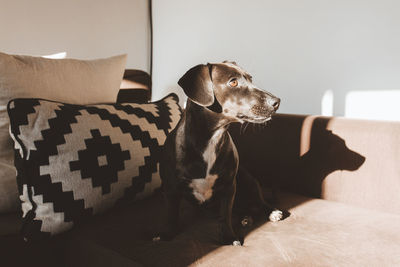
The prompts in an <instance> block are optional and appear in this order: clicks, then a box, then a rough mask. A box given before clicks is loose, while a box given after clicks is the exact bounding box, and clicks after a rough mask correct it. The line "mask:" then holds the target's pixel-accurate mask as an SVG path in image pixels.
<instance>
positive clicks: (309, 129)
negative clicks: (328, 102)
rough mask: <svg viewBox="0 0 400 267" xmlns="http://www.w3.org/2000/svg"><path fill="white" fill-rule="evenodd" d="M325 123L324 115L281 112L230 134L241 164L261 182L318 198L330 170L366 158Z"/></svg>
mask: <svg viewBox="0 0 400 267" xmlns="http://www.w3.org/2000/svg"><path fill="white" fill-rule="evenodd" d="M329 121H330V118H328V117H315V116H294V115H283V114H280V115H277V116H275V118H274V119H273V120H272V122H271V123H270V125H269V126H268V127H265V128H263V129H257V128H258V127H257V125H254V126H255V127H252V126H249V127H248V129H247V130H246V132H245V134H241V133H240V125H233V127H231V129H230V132H231V134H232V136H233V138H234V141H235V143H236V146H237V148H238V151H239V154H240V162H241V165H243V166H244V167H245V168H247V169H248V170H249V171H250V172H251V173H252V174H253V175H254V176H255V177H257V178H259V180H260V182H261V183H262V185H264V186H266V187H269V188H273V189H274V190H282V191H291V192H294V193H298V194H302V195H305V196H308V197H313V198H322V197H323V196H322V189H323V181H324V179H325V178H326V177H327V176H328V175H329V174H330V173H332V172H334V171H337V170H346V171H355V170H357V169H359V168H360V167H361V166H362V164H363V163H364V161H365V157H364V156H362V155H360V154H359V153H357V152H355V151H353V150H351V149H350V148H349V147H347V145H346V142H345V140H343V139H342V138H341V137H340V136H338V135H336V134H334V133H333V132H332V131H329V130H328V129H327V126H328V124H329ZM296 204H299V203H296ZM294 206H295V205H294Z"/></svg>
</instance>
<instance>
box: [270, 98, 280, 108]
mask: <svg viewBox="0 0 400 267" xmlns="http://www.w3.org/2000/svg"><path fill="white" fill-rule="evenodd" d="M267 103H268V105H270V106H271V107H273V108H274V110H277V109H278V108H279V104H280V103H281V100H280V99H279V98H277V97H271V98H269V99H268V100H267Z"/></svg>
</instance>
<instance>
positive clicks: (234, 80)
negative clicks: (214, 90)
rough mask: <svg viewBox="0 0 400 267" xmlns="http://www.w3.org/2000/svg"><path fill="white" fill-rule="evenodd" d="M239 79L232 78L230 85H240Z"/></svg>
mask: <svg viewBox="0 0 400 267" xmlns="http://www.w3.org/2000/svg"><path fill="white" fill-rule="evenodd" d="M238 84H239V83H238V81H237V80H236V79H232V80H230V82H229V85H230V86H231V87H236V86H238Z"/></svg>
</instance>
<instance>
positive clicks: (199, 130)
mask: <svg viewBox="0 0 400 267" xmlns="http://www.w3.org/2000/svg"><path fill="white" fill-rule="evenodd" d="M231 122H232V120H230V119H227V118H226V117H225V116H224V115H222V114H221V113H218V112H215V111H212V110H210V109H209V108H206V107H203V106H200V105H198V104H196V103H194V102H192V101H191V100H190V99H188V101H187V104H186V110H185V113H184V123H185V125H184V127H185V128H184V131H185V136H186V137H187V138H190V140H187V141H189V142H190V143H192V144H193V145H194V146H195V147H197V148H200V149H201V148H205V147H206V146H207V144H208V143H209V142H210V140H211V139H212V138H216V137H217V138H222V137H224V136H225V132H226V131H227V129H228V126H229V124H230V123H231ZM216 133H218V134H216ZM213 141H214V142H216V141H218V140H213Z"/></svg>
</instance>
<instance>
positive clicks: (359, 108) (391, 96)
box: [345, 90, 400, 121]
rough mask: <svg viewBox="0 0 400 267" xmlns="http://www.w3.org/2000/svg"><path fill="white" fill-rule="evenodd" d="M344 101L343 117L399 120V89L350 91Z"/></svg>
mask: <svg viewBox="0 0 400 267" xmlns="http://www.w3.org/2000/svg"><path fill="white" fill-rule="evenodd" d="M345 101H346V102H345V117H350V118H358V119H369V120H391V121H400V104H399V103H400V90H379V91H378V90H376V91H352V92H349V93H347V95H346V100H345Z"/></svg>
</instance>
